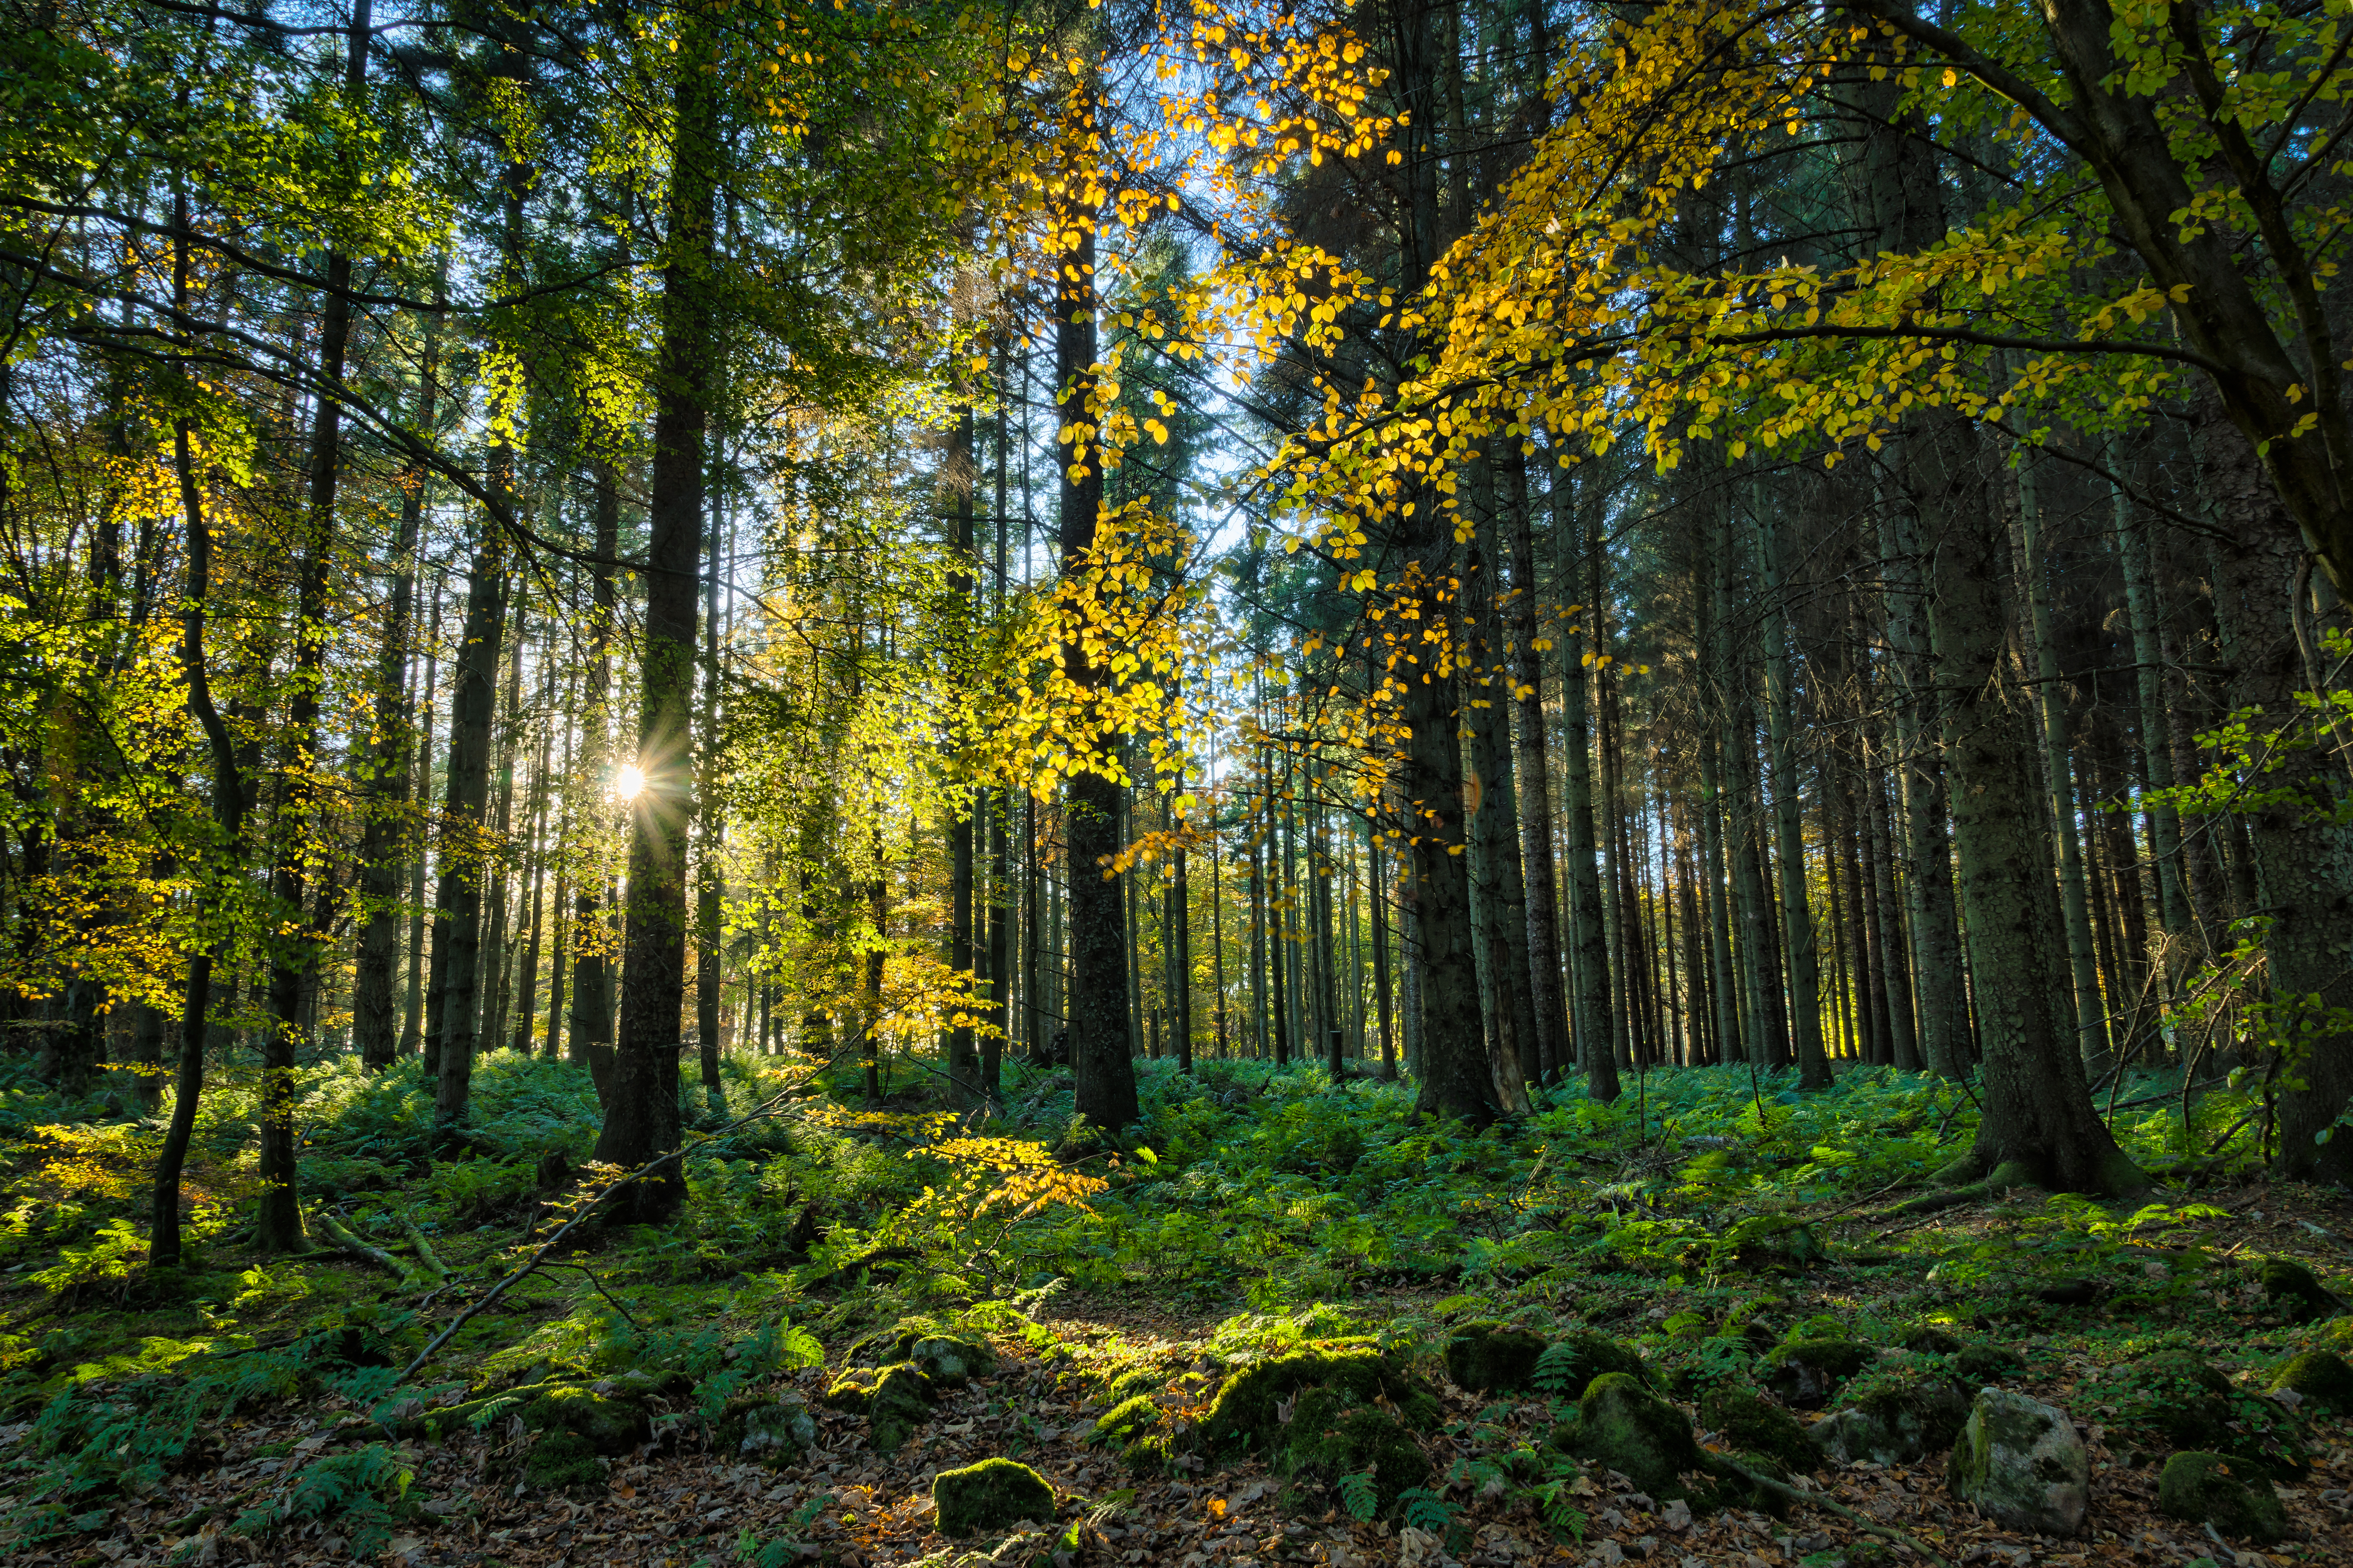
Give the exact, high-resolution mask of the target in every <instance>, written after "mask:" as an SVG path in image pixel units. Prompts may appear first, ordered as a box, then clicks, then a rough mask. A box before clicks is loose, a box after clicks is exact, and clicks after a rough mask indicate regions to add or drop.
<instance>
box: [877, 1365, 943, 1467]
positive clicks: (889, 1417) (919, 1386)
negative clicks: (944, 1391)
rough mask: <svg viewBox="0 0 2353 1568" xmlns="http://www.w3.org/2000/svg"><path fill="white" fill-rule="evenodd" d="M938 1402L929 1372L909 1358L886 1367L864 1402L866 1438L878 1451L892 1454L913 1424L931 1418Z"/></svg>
mask: <svg viewBox="0 0 2353 1568" xmlns="http://www.w3.org/2000/svg"><path fill="white" fill-rule="evenodd" d="M938 1402H939V1395H938V1394H936V1393H934V1391H933V1388H932V1378H931V1374H930V1373H927V1372H925V1371H924V1370H923V1368H922V1367H920V1366H918V1365H917V1364H915V1363H913V1362H911V1361H902V1362H901V1363H899V1364H898V1365H896V1366H886V1367H884V1368H883V1369H882V1371H881V1375H880V1376H879V1377H877V1378H876V1379H875V1381H874V1392H873V1394H872V1396H871V1398H870V1399H868V1401H867V1404H866V1430H867V1440H868V1441H869V1442H871V1443H872V1444H873V1445H874V1451H875V1452H876V1453H878V1454H895V1453H897V1452H898V1451H899V1450H900V1449H901V1448H902V1447H904V1446H905V1444H906V1441H907V1439H908V1438H909V1437H910V1436H913V1434H914V1430H915V1428H916V1427H918V1426H922V1425H923V1423H924V1422H926V1421H929V1420H930V1419H931V1418H932V1406H933V1405H935V1404H937V1403H938Z"/></svg>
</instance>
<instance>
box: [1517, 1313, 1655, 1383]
mask: <svg viewBox="0 0 2353 1568" xmlns="http://www.w3.org/2000/svg"><path fill="white" fill-rule="evenodd" d="M1609 1373H1619V1374H1620V1375H1623V1376H1626V1377H1630V1378H1633V1379H1634V1380H1635V1381H1636V1382H1638V1383H1645V1384H1647V1383H1649V1382H1650V1381H1651V1367H1650V1363H1647V1362H1645V1361H1644V1360H1643V1359H1642V1352H1640V1351H1638V1350H1636V1349H1635V1348H1634V1347H1633V1346H1632V1345H1630V1344H1627V1343H1626V1342H1623V1341H1622V1340H1613V1339H1611V1338H1610V1337H1609V1335H1607V1334H1597V1333H1595V1332H1593V1331H1591V1330H1590V1329H1571V1330H1569V1331H1568V1332H1567V1333H1565V1334H1563V1335H1561V1336H1560V1338H1559V1339H1558V1340H1556V1341H1555V1342H1553V1344H1552V1345H1551V1347H1550V1348H1548V1349H1547V1350H1546V1352H1544V1354H1543V1355H1542V1356H1541V1357H1539V1358H1538V1360H1537V1364H1536V1374H1535V1383H1536V1386H1537V1387H1539V1388H1542V1389H1544V1390H1546V1392H1548V1393H1555V1394H1564V1395H1566V1396H1567V1397H1568V1398H1571V1399H1579V1398H1582V1397H1584V1394H1585V1391H1586V1390H1587V1389H1588V1387H1590V1386H1591V1385H1592V1383H1593V1380H1594V1379H1595V1378H1597V1377H1601V1376H1604V1375H1606V1374H1609Z"/></svg>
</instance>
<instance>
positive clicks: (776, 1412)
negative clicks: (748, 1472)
mask: <svg viewBox="0 0 2353 1568" xmlns="http://www.w3.org/2000/svg"><path fill="white" fill-rule="evenodd" d="M716 1435H717V1436H718V1439H719V1447H720V1450H721V1451H722V1452H723V1453H724V1452H730V1451H732V1452H733V1453H734V1454H735V1455H736V1456H737V1457H738V1458H745V1459H750V1460H752V1461H753V1462H754V1463H755V1464H762V1465H765V1466H767V1467H768V1468H770V1469H772V1470H780V1469H783V1468H785V1467H786V1466H787V1465H791V1464H793V1463H795V1462H796V1461H797V1460H798V1459H799V1458H800V1457H801V1455H802V1454H803V1453H805V1452H807V1450H808V1449H809V1448H810V1447H812V1446H814V1445H815V1444H816V1442H817V1420H816V1418H815V1417H813V1416H812V1415H809V1412H808V1402H807V1400H805V1399H803V1398H802V1397H801V1395H800V1394H799V1393H797V1391H795V1390H792V1389H787V1390H786V1391H785V1392H784V1393H782V1394H745V1395H743V1396H741V1397H739V1398H736V1399H731V1400H729V1401H728V1402H727V1407H726V1409H725V1410H724V1411H723V1413H722V1414H721V1415H720V1417H719V1427H718V1432H717V1434H716Z"/></svg>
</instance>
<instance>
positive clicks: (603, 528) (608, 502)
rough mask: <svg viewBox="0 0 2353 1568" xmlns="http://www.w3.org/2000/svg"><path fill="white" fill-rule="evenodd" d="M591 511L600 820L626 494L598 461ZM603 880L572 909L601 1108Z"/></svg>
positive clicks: (590, 777) (608, 967)
mask: <svg viewBox="0 0 2353 1568" xmlns="http://www.w3.org/2000/svg"><path fill="white" fill-rule="evenodd" d="M590 510H591V513H592V516H593V519H594V521H593V527H594V529H595V536H594V541H593V546H592V548H593V552H594V560H593V561H592V562H591V563H590V566H589V578H588V584H589V600H588V667H587V669H586V672H585V674H584V678H583V682H582V684H583V691H582V702H581V726H582V729H583V730H584V731H585V742H584V744H583V746H582V748H581V759H580V760H581V769H580V772H581V780H580V784H581V791H582V794H583V795H585V796H586V800H587V802H588V810H589V811H590V812H593V813H596V814H597V815H599V816H602V815H603V814H604V812H605V809H606V807H605V804H604V803H605V799H606V795H607V791H608V790H609V789H610V788H611V784H612V781H611V777H610V773H611V761H610V754H609V753H610V749H611V744H612V719H611V714H610V704H611V700H612V696H611V694H612V687H613V621H614V610H615V605H616V595H615V594H614V589H613V566H612V562H613V559H614V557H615V556H616V555H617V553H618V552H619V550H620V547H621V500H620V487H619V484H618V482H617V478H616V476H615V474H614V472H613V466H612V463H611V462H610V461H609V460H608V459H607V458H601V457H600V458H596V459H595V468H594V478H593V479H592V480H591V495H590ZM602 892H603V889H602V886H601V878H600V877H599V876H598V875H597V874H596V871H595V870H594V869H593V868H583V869H582V873H581V877H580V888H579V890H578V892H576V893H575V895H574V897H573V907H572V1025H571V1037H572V1045H571V1052H572V1061H573V1064H574V1065H575V1066H577V1067H585V1068H587V1069H588V1076H589V1079H590V1081H591V1082H593V1083H594V1084H595V1085H596V1098H597V1100H599V1102H602V1103H609V1102H610V1100H611V1098H612V1082H613V986H612V963H611V961H610V959H609V958H608V957H607V952H608V951H609V946H610V942H609V935H610V933H609V932H608V931H607V926H606V917H605V911H604V907H603V899H602Z"/></svg>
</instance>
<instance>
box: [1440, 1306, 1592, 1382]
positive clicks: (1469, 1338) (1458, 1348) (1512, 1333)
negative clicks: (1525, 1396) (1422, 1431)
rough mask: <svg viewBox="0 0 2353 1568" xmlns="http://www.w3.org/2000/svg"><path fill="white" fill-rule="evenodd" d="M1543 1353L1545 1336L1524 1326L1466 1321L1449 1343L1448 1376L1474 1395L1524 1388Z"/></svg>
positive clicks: (1447, 1347) (1447, 1354)
mask: <svg viewBox="0 0 2353 1568" xmlns="http://www.w3.org/2000/svg"><path fill="white" fill-rule="evenodd" d="M1544 1352H1545V1342H1544V1340H1543V1338H1542V1337H1541V1336H1539V1335H1536V1334H1532V1333H1530V1332H1528V1331H1527V1330H1525V1329H1515V1328H1507V1327H1506V1326H1504V1324H1502V1323H1496V1322H1476V1323H1464V1324H1463V1325H1462V1326H1461V1327H1460V1328H1458V1329H1456V1330H1455V1331H1454V1332H1453V1334H1452V1336H1451V1338H1449V1339H1448V1340H1447V1342H1446V1375H1447V1376H1449V1377H1451V1378H1452V1379H1453V1380H1454V1381H1455V1383H1456V1384H1458V1385H1460V1386H1461V1387H1463V1388H1466V1389H1468V1390H1470V1391H1471V1392H1472V1393H1473V1394H1488V1393H1502V1392H1505V1391H1508V1390H1512V1389H1520V1388H1525V1387H1527V1386H1528V1384H1529V1381H1530V1379H1532V1378H1533V1377H1534V1376H1535V1370H1536V1360H1537V1358H1538V1357H1540V1356H1542V1355H1543V1354H1544ZM1588 1381H1589V1380H1588Z"/></svg>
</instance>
